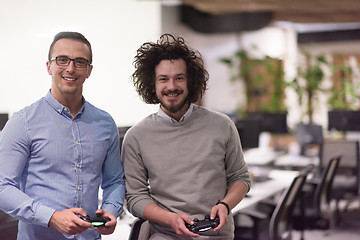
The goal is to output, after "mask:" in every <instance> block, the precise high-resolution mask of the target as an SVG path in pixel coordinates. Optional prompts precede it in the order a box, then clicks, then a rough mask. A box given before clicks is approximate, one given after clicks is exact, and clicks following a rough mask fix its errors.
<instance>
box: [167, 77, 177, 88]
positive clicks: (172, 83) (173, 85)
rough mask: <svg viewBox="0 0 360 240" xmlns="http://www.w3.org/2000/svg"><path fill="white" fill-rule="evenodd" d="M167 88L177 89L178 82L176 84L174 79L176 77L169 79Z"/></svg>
mask: <svg viewBox="0 0 360 240" xmlns="http://www.w3.org/2000/svg"><path fill="white" fill-rule="evenodd" d="M167 88H168V89H169V90H174V89H176V84H175V80H174V79H172V78H171V79H169V81H168V85H167Z"/></svg>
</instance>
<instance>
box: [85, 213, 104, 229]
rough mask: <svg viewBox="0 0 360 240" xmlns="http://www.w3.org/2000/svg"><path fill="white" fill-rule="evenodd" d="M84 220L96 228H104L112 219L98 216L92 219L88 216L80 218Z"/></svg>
mask: <svg viewBox="0 0 360 240" xmlns="http://www.w3.org/2000/svg"><path fill="white" fill-rule="evenodd" d="M79 217H80V218H81V219H82V220H84V221H87V222H89V223H91V224H92V225H93V226H94V227H102V226H105V223H107V222H109V221H110V220H111V219H110V218H108V217H103V216H101V215H98V214H96V216H95V217H93V218H92V217H90V216H89V215H86V217H83V216H81V215H80V216H79Z"/></svg>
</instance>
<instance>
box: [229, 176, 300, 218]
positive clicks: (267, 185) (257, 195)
mask: <svg viewBox="0 0 360 240" xmlns="http://www.w3.org/2000/svg"><path fill="white" fill-rule="evenodd" d="M297 174H298V171H289V170H270V171H269V177H270V178H271V180H268V181H264V182H255V183H254V184H253V186H252V188H251V189H250V191H249V193H248V196H249V197H245V198H244V199H243V200H242V201H241V202H240V203H239V204H238V205H237V206H235V207H234V208H233V209H232V213H233V214H236V213H237V212H238V211H240V210H242V209H245V208H248V207H253V206H255V205H256V204H257V203H259V202H260V201H262V200H264V199H267V198H269V197H272V196H274V195H276V194H277V193H280V192H282V191H283V190H285V189H286V188H287V187H288V186H290V184H291V182H292V180H293V179H294V177H295V176H296V175H297Z"/></svg>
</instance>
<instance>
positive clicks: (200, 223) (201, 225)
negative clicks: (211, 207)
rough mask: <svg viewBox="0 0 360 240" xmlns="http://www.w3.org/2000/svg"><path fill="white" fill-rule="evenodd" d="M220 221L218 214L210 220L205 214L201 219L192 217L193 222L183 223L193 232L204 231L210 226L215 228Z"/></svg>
mask: <svg viewBox="0 0 360 240" xmlns="http://www.w3.org/2000/svg"><path fill="white" fill-rule="evenodd" d="M219 223H220V219H219V217H218V216H216V217H215V219H213V220H211V219H210V216H209V215H206V216H205V218H204V219H203V220H199V219H197V218H194V224H192V225H191V224H188V223H185V225H186V227H187V228H188V229H189V230H190V231H192V232H193V233H198V232H205V231H207V230H210V229H212V228H216V227H217V226H218V225H219Z"/></svg>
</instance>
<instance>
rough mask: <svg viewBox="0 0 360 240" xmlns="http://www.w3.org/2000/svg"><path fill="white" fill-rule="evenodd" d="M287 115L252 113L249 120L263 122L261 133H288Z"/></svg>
mask: <svg viewBox="0 0 360 240" xmlns="http://www.w3.org/2000/svg"><path fill="white" fill-rule="evenodd" d="M286 117H287V114H286V113H264V112H260V113H251V114H250V115H249V118H251V119H257V120H260V121H261V132H269V133H288V129H287V121H286Z"/></svg>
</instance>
